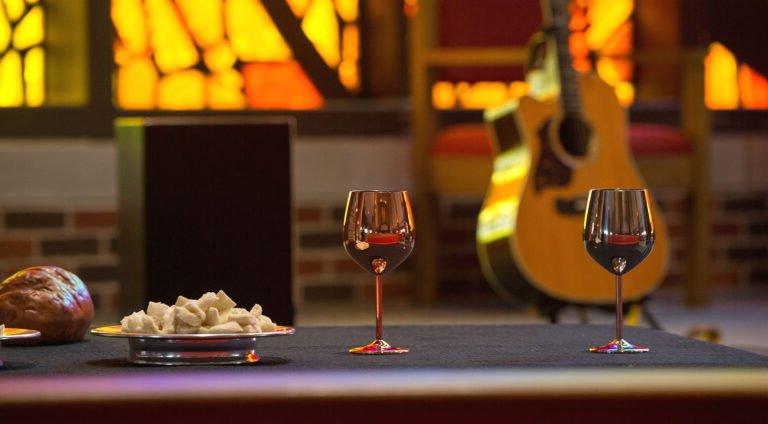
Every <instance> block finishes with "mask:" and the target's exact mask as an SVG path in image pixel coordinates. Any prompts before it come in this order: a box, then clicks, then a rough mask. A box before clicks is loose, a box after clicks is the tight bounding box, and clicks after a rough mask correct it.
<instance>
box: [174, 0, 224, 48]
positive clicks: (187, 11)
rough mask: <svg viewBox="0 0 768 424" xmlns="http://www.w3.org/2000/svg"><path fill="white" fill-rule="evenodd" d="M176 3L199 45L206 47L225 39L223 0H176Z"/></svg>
mask: <svg viewBox="0 0 768 424" xmlns="http://www.w3.org/2000/svg"><path fill="white" fill-rule="evenodd" d="M176 4H177V5H178V6H179V10H180V11H181V14H182V16H183V17H184V21H185V23H186V24H187V28H189V31H190V32H191V33H192V36H193V37H194V39H195V42H196V43H197V45H198V46H200V47H203V48H206V47H208V46H212V45H214V44H217V43H219V42H220V41H222V40H223V39H224V21H223V20H222V19H221V13H222V8H223V6H222V0H176Z"/></svg>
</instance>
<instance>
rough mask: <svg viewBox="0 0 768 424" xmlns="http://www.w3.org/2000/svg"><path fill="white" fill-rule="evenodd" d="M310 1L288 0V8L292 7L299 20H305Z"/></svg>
mask: <svg viewBox="0 0 768 424" xmlns="http://www.w3.org/2000/svg"><path fill="white" fill-rule="evenodd" d="M309 2H310V0H288V6H290V7H291V10H292V11H293V14H294V15H296V17H297V18H303V17H304V14H305V13H307V7H309Z"/></svg>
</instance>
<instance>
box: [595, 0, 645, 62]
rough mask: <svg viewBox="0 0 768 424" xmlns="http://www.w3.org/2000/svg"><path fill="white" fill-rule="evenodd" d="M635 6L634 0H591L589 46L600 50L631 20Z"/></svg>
mask: <svg viewBox="0 0 768 424" xmlns="http://www.w3.org/2000/svg"><path fill="white" fill-rule="evenodd" d="M634 8H635V2H634V1H633V0H591V1H590V2H589V6H588V7H587V19H588V20H589V28H588V29H587V46H589V48H590V50H600V49H601V48H602V47H603V46H604V45H605V44H606V42H608V41H609V40H610V39H611V38H613V37H615V32H616V30H617V29H618V28H619V27H621V26H622V24H624V22H626V21H627V20H629V18H630V16H632V11H633V10H634Z"/></svg>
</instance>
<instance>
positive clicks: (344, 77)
mask: <svg viewBox="0 0 768 424" xmlns="http://www.w3.org/2000/svg"><path fill="white" fill-rule="evenodd" d="M341 57H342V61H341V63H340V64H339V80H340V81H341V83H342V84H344V86H345V87H347V88H348V89H349V90H352V91H356V90H358V89H359V88H360V69H359V67H358V59H359V58H360V31H359V30H358V28H357V25H353V24H349V25H346V26H345V27H344V33H343V36H342V47H341Z"/></svg>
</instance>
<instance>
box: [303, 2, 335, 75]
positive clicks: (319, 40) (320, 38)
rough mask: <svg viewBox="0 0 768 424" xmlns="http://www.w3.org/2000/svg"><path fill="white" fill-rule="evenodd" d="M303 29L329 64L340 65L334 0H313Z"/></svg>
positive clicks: (331, 65)
mask: <svg viewBox="0 0 768 424" xmlns="http://www.w3.org/2000/svg"><path fill="white" fill-rule="evenodd" d="M301 29H302V30H304V33H305V34H306V35H307V38H309V40H310V41H312V44H313V45H314V46H315V49H317V52H318V53H320V56H322V57H323V60H325V63H327V64H328V66H330V67H332V68H335V67H337V66H339V62H340V61H341V58H340V57H339V50H340V49H339V22H338V20H337V19H336V10H335V9H334V7H333V1H332V0H313V1H312V3H311V4H310V5H309V9H307V13H306V15H304V20H302V21H301Z"/></svg>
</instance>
